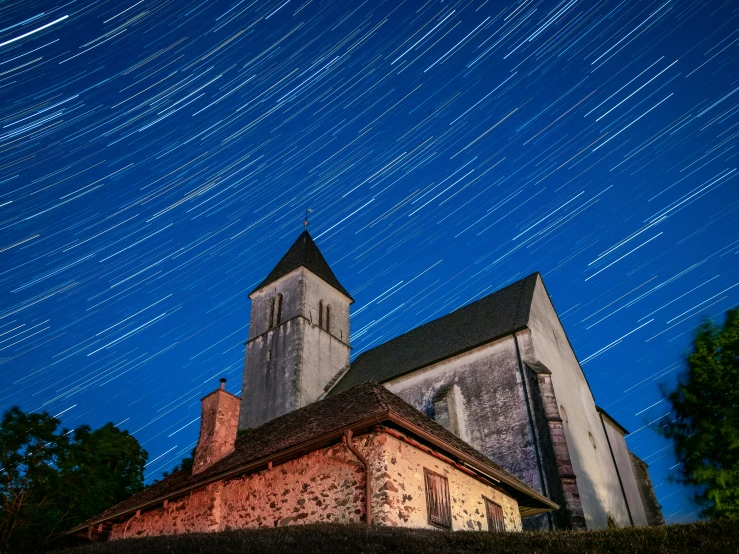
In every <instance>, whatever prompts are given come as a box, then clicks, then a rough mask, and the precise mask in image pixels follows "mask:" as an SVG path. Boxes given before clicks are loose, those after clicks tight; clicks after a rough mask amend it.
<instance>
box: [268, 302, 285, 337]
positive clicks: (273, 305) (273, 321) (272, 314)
mask: <svg viewBox="0 0 739 554" xmlns="http://www.w3.org/2000/svg"><path fill="white" fill-rule="evenodd" d="M268 317H269V327H267V329H274V328H275V327H277V326H278V325H279V324H280V320H281V319H282V295H281V294H278V295H277V296H273V297H272V298H270V299H269V314H268Z"/></svg>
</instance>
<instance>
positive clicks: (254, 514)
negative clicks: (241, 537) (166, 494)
mask: <svg viewBox="0 0 739 554" xmlns="http://www.w3.org/2000/svg"><path fill="white" fill-rule="evenodd" d="M370 439H371V437H370ZM367 442H368V438H367V437H359V438H358V439H355V445H356V446H357V448H358V449H359V450H360V451H361V452H362V453H363V454H364V455H365V456H369V457H370V459H372V456H373V453H372V452H371V450H372V448H371V446H368V445H366V444H365V443H367ZM364 479H365V477H364V467H363V466H362V464H361V463H360V462H359V460H357V458H356V457H355V456H354V455H353V454H352V453H351V452H350V451H349V449H348V448H347V447H346V446H344V445H343V444H337V445H335V446H332V447H329V448H324V449H321V450H316V451H315V452H311V453H310V454H307V455H305V456H303V457H301V458H298V459H295V460H292V461H289V462H287V463H285V464H281V465H278V466H275V467H273V468H272V469H267V470H264V471H260V472H258V473H253V474H250V475H245V476H241V477H238V478H235V479H230V480H228V481H225V482H218V483H214V484H212V485H208V486H206V487H203V488H201V489H198V490H196V491H193V492H192V493H191V494H189V495H188V496H186V497H184V498H181V499H178V500H176V501H173V502H169V503H168V504H167V506H160V507H158V508H155V509H153V510H149V511H146V512H143V513H141V515H140V516H138V517H136V516H134V517H133V518H131V519H129V521H128V524H127V523H126V522H123V523H120V524H116V525H115V526H114V527H113V530H112V532H111V534H110V539H111V540H115V539H121V538H123V535H124V531H125V536H126V538H131V537H147V536H157V535H170V534H178V533H198V532H208V531H222V530H225V529H241V528H248V527H252V528H253V527H277V526H280V525H294V524H300V523H319V522H338V523H352V522H359V521H360V520H361V519H362V518H363V516H364ZM126 525H128V529H127V530H126Z"/></svg>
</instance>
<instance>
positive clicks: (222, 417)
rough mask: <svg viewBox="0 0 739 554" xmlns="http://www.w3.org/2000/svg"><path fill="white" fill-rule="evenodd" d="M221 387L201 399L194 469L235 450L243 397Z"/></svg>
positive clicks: (208, 465)
mask: <svg viewBox="0 0 739 554" xmlns="http://www.w3.org/2000/svg"><path fill="white" fill-rule="evenodd" d="M225 383H226V380H225V379H222V380H221V388H220V389H218V390H215V391H213V392H212V393H210V394H209V395H207V396H205V397H204V398H202V399H201V403H202V413H201V416H200V438H199V439H198V445H197V447H196V449H195V456H194V458H193V463H192V472H193V473H200V472H201V471H204V470H206V469H208V468H209V467H210V466H212V465H213V464H214V463H216V462H217V461H219V460H221V459H223V458H225V457H226V456H228V455H229V454H230V453H231V452H233V449H234V444H235V443H236V433H237V431H238V422H239V406H240V404H241V398H239V397H238V396H234V395H233V394H230V393H228V392H226V390H225Z"/></svg>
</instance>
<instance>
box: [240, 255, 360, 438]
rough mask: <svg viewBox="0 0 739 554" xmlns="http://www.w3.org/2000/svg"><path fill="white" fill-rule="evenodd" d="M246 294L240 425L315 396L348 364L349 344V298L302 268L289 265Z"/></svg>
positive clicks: (303, 403) (254, 424)
mask: <svg viewBox="0 0 739 554" xmlns="http://www.w3.org/2000/svg"><path fill="white" fill-rule="evenodd" d="M250 298H251V301H252V307H251V319H250V324H249V340H248V341H247V343H246V357H245V360H244V380H243V385H242V391H241V397H242V404H241V415H240V419H239V427H240V428H242V429H247V428H254V427H258V426H259V425H261V424H263V423H265V422H267V421H270V420H272V419H274V418H276V417H279V416H281V415H284V414H286V413H288V412H292V411H294V410H297V409H298V408H301V407H303V406H306V405H308V404H310V403H312V402H315V401H316V400H318V398H319V396H320V395H321V394H322V393H323V389H324V387H325V386H326V384H327V383H328V382H329V381H330V380H331V379H332V378H333V377H335V376H336V374H337V373H339V371H341V370H342V369H343V368H344V367H346V366H347V365H348V364H349V353H350V350H351V348H350V347H349V304H350V303H351V299H350V298H348V297H346V296H345V295H344V294H342V293H341V292H339V291H338V290H336V289H335V288H333V287H332V286H331V285H329V284H328V283H326V282H325V281H323V280H322V279H321V278H320V277H318V276H316V275H314V274H313V273H312V272H310V271H308V270H307V269H305V268H303V267H299V268H297V269H295V270H294V271H292V272H290V273H288V274H287V275H284V276H283V277H281V278H279V279H277V280H276V281H273V282H271V283H269V284H268V285H266V286H264V287H262V288H261V289H259V290H256V291H254V292H253V293H252V294H251V296H250ZM329 312H330V315H329Z"/></svg>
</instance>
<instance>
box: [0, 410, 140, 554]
mask: <svg viewBox="0 0 739 554" xmlns="http://www.w3.org/2000/svg"><path fill="white" fill-rule="evenodd" d="M59 423H60V422H59V420H58V419H56V418H53V417H50V416H49V414H47V413H40V414H39V413H30V414H26V413H24V412H23V411H21V410H20V409H19V408H17V407H14V408H11V409H9V410H8V411H6V412H5V413H4V414H3V418H2V421H0V494H1V495H2V496H1V497H0V551H1V552H35V551H39V550H42V549H44V548H45V547H47V546H49V545H51V544H53V543H54V541H55V540H57V539H58V538H59V537H60V536H61V535H62V534H63V533H64V532H65V531H67V530H68V529H70V528H71V527H72V526H73V525H75V524H78V523H80V522H81V521H84V520H86V519H87V518H89V517H91V516H93V515H96V514H98V513H100V512H102V511H104V510H106V509H107V508H109V507H110V506H112V505H114V504H116V503H118V502H120V501H121V500H124V499H125V498H128V497H129V496H131V495H132V494H134V493H135V492H137V491H139V490H140V489H141V488H142V487H143V484H144V467H145V465H146V459H147V457H148V455H147V453H146V451H145V450H143V449H142V448H141V445H139V443H138V441H137V440H136V439H135V438H134V437H133V436H132V435H130V434H129V433H128V432H127V431H121V430H119V429H118V428H117V427H115V426H114V425H113V424H112V423H107V424H106V425H103V426H102V427H100V428H99V429H95V430H91V428H90V427H88V426H82V427H79V428H77V429H75V430H73V431H67V430H66V429H62V430H58V427H59Z"/></svg>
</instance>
